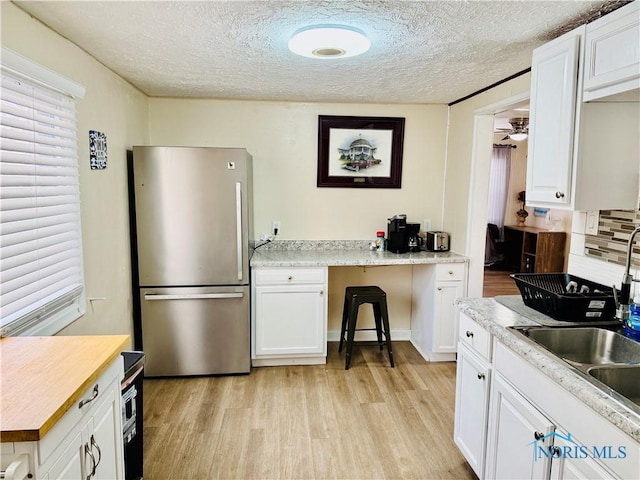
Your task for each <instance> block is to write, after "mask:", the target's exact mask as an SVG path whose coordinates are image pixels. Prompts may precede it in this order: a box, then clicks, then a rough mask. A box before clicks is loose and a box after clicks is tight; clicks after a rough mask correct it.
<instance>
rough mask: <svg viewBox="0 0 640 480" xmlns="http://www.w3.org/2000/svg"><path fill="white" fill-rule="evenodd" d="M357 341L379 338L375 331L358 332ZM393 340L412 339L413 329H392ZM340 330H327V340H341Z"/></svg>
mask: <svg viewBox="0 0 640 480" xmlns="http://www.w3.org/2000/svg"><path fill="white" fill-rule="evenodd" d="M355 340H356V341H357V342H370V341H375V340H377V337H376V332H375V331H372V330H371V331H365V332H356V338H355ZM391 340H392V341H398V342H404V341H408V340H411V330H391ZM339 341H340V330H329V331H328V332H327V342H339Z"/></svg>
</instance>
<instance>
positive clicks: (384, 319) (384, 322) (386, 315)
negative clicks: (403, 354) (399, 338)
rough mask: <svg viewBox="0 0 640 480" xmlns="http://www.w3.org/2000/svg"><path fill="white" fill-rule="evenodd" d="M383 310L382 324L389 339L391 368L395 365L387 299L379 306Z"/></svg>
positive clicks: (388, 348) (388, 349)
mask: <svg viewBox="0 0 640 480" xmlns="http://www.w3.org/2000/svg"><path fill="white" fill-rule="evenodd" d="M378 308H380V310H381V316H382V325H383V327H384V332H385V335H384V336H385V338H386V340H387V352H388V353H389V362H390V363H391V368H393V367H395V364H394V363H393V352H392V350H391V334H390V333H389V312H388V311H387V301H386V300H385V301H384V303H383V304H382V307H378ZM380 350H382V344H381V345H380Z"/></svg>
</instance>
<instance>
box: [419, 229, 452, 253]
mask: <svg viewBox="0 0 640 480" xmlns="http://www.w3.org/2000/svg"><path fill="white" fill-rule="evenodd" d="M425 250H427V251H428V252H448V251H449V234H448V233H447V232H427V238H426V242H425Z"/></svg>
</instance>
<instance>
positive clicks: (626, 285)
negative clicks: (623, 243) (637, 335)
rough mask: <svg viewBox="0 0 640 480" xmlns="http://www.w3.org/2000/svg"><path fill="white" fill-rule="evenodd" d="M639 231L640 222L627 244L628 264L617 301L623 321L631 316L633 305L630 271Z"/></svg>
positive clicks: (617, 313)
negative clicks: (634, 241)
mask: <svg viewBox="0 0 640 480" xmlns="http://www.w3.org/2000/svg"><path fill="white" fill-rule="evenodd" d="M638 233H640V224H639V225H636V228H635V230H634V231H633V232H632V233H631V236H630V237H629V243H628V244H627V264H626V267H625V271H624V276H623V277H622V286H621V288H620V298H619V302H616V304H617V305H616V307H617V308H616V318H617V319H618V320H620V321H622V322H624V321H626V320H627V319H628V318H629V305H631V302H632V301H633V299H632V298H631V283H632V282H633V281H634V280H633V276H632V275H631V274H630V273H629V271H630V270H631V252H632V250H633V240H634V239H635V238H636V235H637V234H638ZM614 293H615V288H614Z"/></svg>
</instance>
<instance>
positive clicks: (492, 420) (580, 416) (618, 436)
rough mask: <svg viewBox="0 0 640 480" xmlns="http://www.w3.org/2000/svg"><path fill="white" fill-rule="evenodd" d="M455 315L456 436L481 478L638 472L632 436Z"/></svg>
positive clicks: (639, 451) (639, 448)
mask: <svg viewBox="0 0 640 480" xmlns="http://www.w3.org/2000/svg"><path fill="white" fill-rule="evenodd" d="M459 318H460V333H459V343H458V360H457V373H456V404H455V423H454V441H455V443H456V445H457V446H458V448H459V449H460V451H461V452H462V454H463V456H464V457H465V458H466V459H467V461H468V462H469V465H470V466H471V467H472V468H473V470H474V471H475V472H476V474H477V475H478V477H479V478H480V479H481V480H483V479H488V480H490V479H501V478H502V479H510V480H511V479H549V478H551V479H554V480H560V479H587V478H588V479H610V478H619V479H627V478H640V443H639V442H638V441H637V440H635V439H634V438H632V437H631V436H629V435H627V434H626V433H624V432H623V431H622V430H620V429H619V428H618V427H616V426H615V425H614V424H612V423H611V422H610V421H608V420H607V419H606V418H605V417H604V416H602V415H600V414H598V413H597V412H596V411H595V410H593V409H592V408H591V407H589V406H587V405H586V404H585V403H584V402H583V401H582V400H580V399H579V398H577V397H576V396H574V395H573V394H571V393H569V392H568V391H566V390H565V389H564V388H562V387H561V386H560V384H558V383H557V382H555V381H554V380H552V379H551V378H549V377H548V376H547V375H545V374H544V373H542V372H541V371H540V370H538V369H537V368H536V367H534V366H533V365H532V364H530V363H529V362H528V361H527V360H525V359H524V358H523V357H521V356H520V354H518V353H516V352H515V351H513V350H511V349H510V348H508V347H507V346H505V345H504V344H503V343H502V342H501V341H498V340H497V339H495V338H492V336H491V334H490V333H489V332H488V331H487V330H485V329H484V328H482V327H481V326H480V325H478V324H477V323H476V322H475V321H474V320H473V319H471V318H470V317H469V316H467V315H465V314H464V313H460V317H459ZM549 368H553V366H552V365H550V366H549ZM483 376H484V378H483V380H484V381H483V382H479V379H480V378H481V377H483ZM487 405H488V408H487ZM485 418H486V421H485Z"/></svg>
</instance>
